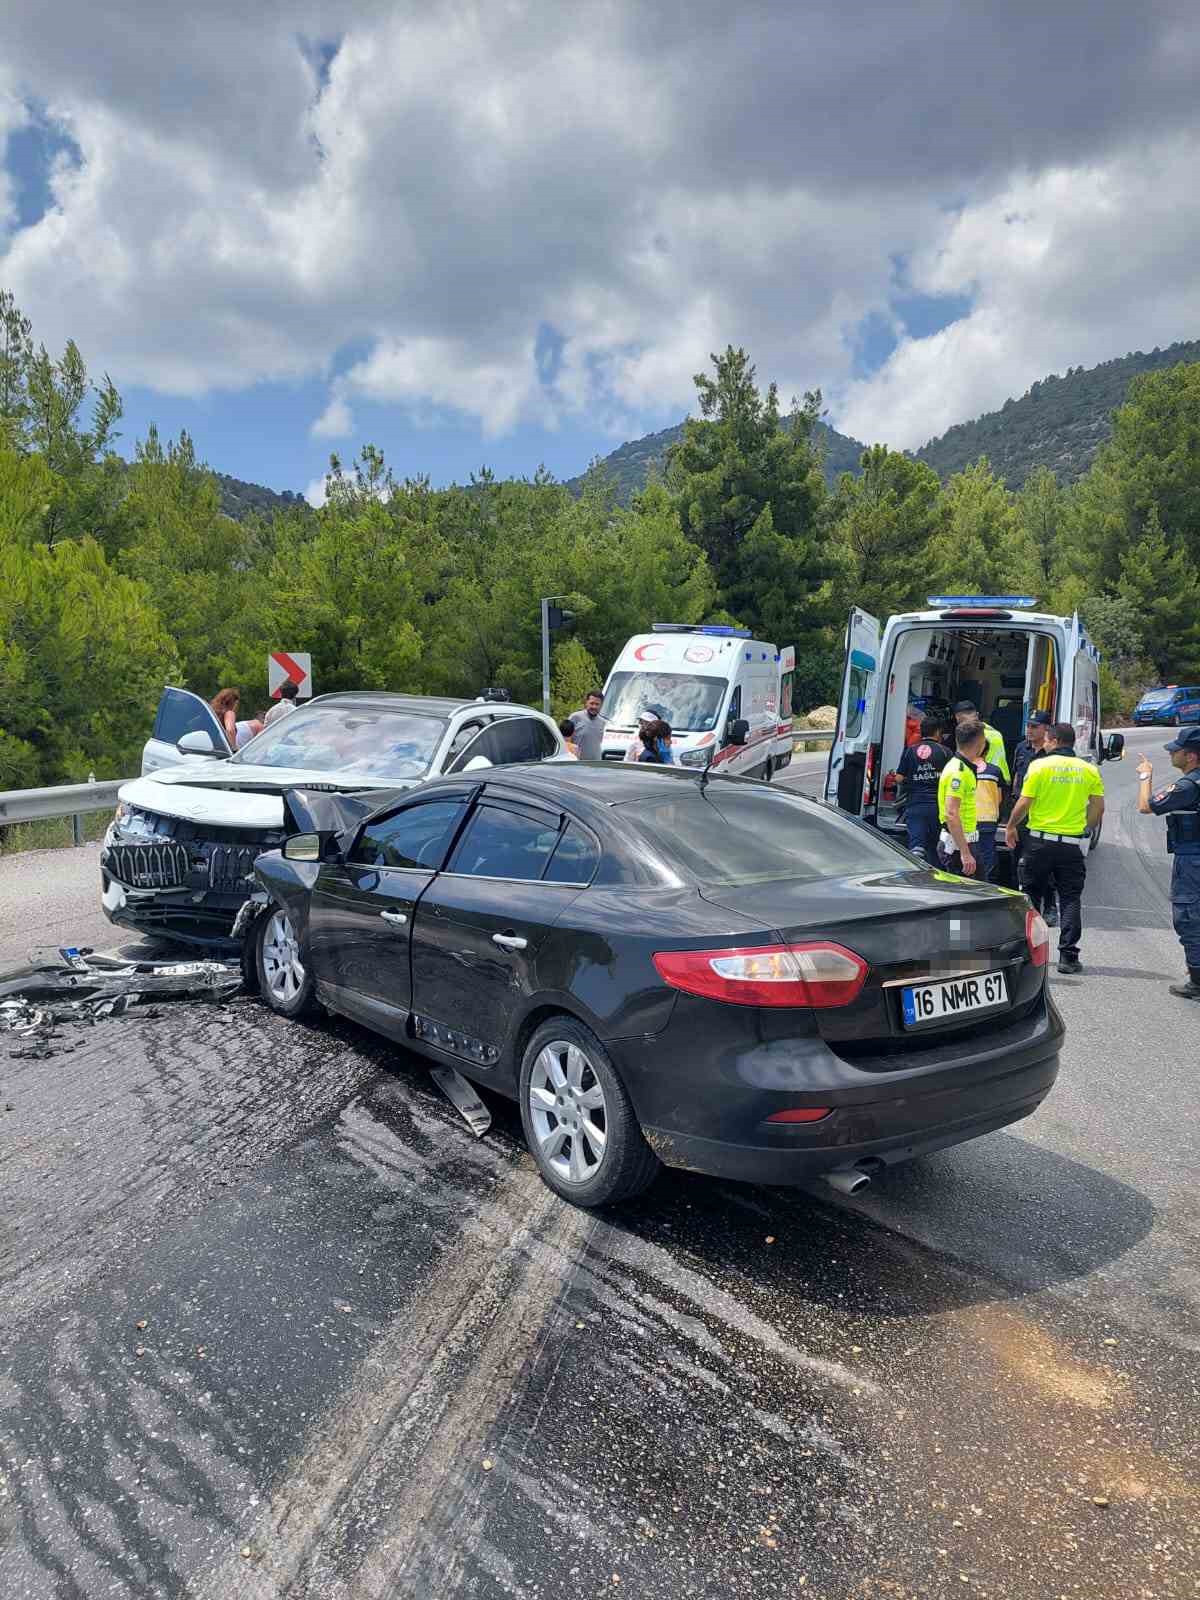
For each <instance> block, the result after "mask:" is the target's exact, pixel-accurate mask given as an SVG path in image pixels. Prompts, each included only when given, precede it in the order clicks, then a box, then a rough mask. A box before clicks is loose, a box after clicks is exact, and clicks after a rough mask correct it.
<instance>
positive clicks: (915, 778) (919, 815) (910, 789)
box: [896, 717, 950, 867]
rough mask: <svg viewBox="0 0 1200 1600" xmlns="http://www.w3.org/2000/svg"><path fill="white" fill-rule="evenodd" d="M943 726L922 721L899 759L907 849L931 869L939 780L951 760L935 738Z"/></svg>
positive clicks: (937, 827)
mask: <svg viewBox="0 0 1200 1600" xmlns="http://www.w3.org/2000/svg"><path fill="white" fill-rule="evenodd" d="M941 732H942V725H941V723H940V722H939V721H938V719H937V718H936V717H924V718H922V721H921V731H920V733H919V734H918V736H917V738H916V740H915V741H914V742H913V743H912V744H910V745H909V746H908V748H907V749H906V750H905V751H904V754H903V755H902V756H901V757H900V764H899V766H898V767H897V768H896V773H897V776H898V777H899V778H900V779H901V780H902V781H903V784H904V790H903V795H902V798H903V801H904V826H905V828H906V829H907V830H908V848H909V849H910V850H911V851H912V852H913V854H914V855H918V856H924V858H925V860H926V861H928V863H929V865H930V866H931V867H932V866H934V865H935V864H936V862H937V842H938V833H939V831H940V825H939V818H938V780H939V779H940V778H941V775H942V768H943V767H944V766H945V765H946V763H947V762H948V761H949V760H950V752H949V750H947V749H946V747H945V745H944V744H939V742H938V737H939V735H940V734H941Z"/></svg>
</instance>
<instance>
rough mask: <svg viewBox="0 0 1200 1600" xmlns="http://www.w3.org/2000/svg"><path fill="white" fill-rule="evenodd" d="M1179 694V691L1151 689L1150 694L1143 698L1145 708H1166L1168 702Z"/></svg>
mask: <svg viewBox="0 0 1200 1600" xmlns="http://www.w3.org/2000/svg"><path fill="white" fill-rule="evenodd" d="M1178 693H1179V690H1178V689H1151V690H1150V692H1149V694H1144V695H1143V696H1142V704H1143V705H1144V706H1164V705H1166V703H1167V701H1168V700H1174V698H1175V696H1176V695H1177V694H1178Z"/></svg>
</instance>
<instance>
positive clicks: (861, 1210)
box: [606, 1134, 1155, 1320]
mask: <svg viewBox="0 0 1200 1600" xmlns="http://www.w3.org/2000/svg"><path fill="white" fill-rule="evenodd" d="M606 1216H607V1220H608V1221H609V1222H610V1223H611V1224H612V1225H613V1226H614V1227H616V1228H623V1229H627V1230H629V1231H630V1232H632V1233H635V1234H637V1235H639V1236H640V1237H642V1238H645V1239H647V1240H650V1239H654V1240H658V1241H660V1242H661V1241H663V1240H664V1238H669V1240H670V1241H671V1242H672V1244H673V1245H674V1246H677V1247H679V1248H682V1249H683V1250H685V1251H686V1252H687V1253H688V1254H689V1255H691V1256H692V1257H693V1258H695V1259H696V1260H698V1261H701V1262H703V1263H705V1266H706V1268H707V1269H708V1270H711V1271H712V1272H713V1273H714V1274H717V1275H726V1276H727V1275H730V1274H733V1275H735V1276H739V1277H744V1278H746V1279H747V1280H749V1282H750V1283H752V1284H753V1286H754V1288H755V1289H756V1290H757V1291H759V1292H761V1291H762V1290H763V1289H766V1290H767V1291H768V1292H771V1291H773V1290H774V1291H778V1292H780V1293H784V1292H787V1293H801V1294H803V1295H804V1296H805V1297H806V1298H807V1299H808V1300H809V1301H811V1302H816V1303H819V1304H824V1305H827V1306H830V1307H834V1308H836V1309H837V1310H839V1311H844V1310H847V1309H851V1308H853V1307H857V1309H860V1310H863V1309H867V1308H868V1307H869V1308H870V1309H871V1310H872V1312H873V1313H874V1315H875V1316H877V1317H878V1318H880V1319H885V1320H886V1319H890V1318H903V1317H912V1316H924V1315H927V1314H929V1313H931V1312H938V1311H945V1310H949V1309H953V1308H956V1307H962V1306H969V1305H973V1304H978V1303H981V1302H986V1301H994V1300H1008V1299H1015V1298H1020V1297H1022V1296H1025V1295H1030V1294H1036V1293H1038V1292H1039V1291H1041V1290H1044V1289H1047V1288H1050V1287H1053V1286H1054V1285H1056V1284H1062V1283H1066V1282H1070V1281H1073V1280H1077V1279H1083V1278H1086V1277H1088V1276H1089V1275H1090V1274H1092V1273H1094V1272H1096V1271H1097V1270H1098V1269H1100V1268H1102V1267H1104V1266H1106V1265H1107V1264H1108V1263H1110V1262H1112V1261H1114V1260H1116V1259H1117V1258H1118V1257H1120V1256H1122V1255H1124V1254H1125V1253H1126V1252H1127V1251H1128V1250H1130V1249H1132V1248H1133V1247H1134V1246H1136V1245H1137V1244H1138V1243H1139V1242H1140V1241H1141V1240H1142V1239H1144V1238H1145V1237H1146V1235H1147V1234H1148V1233H1149V1232H1150V1230H1151V1228H1152V1227H1153V1225H1154V1220H1155V1210H1154V1207H1153V1205H1152V1204H1151V1202H1150V1201H1149V1200H1148V1199H1147V1198H1146V1196H1145V1195H1143V1194H1140V1193H1139V1192H1138V1191H1137V1190H1135V1189H1132V1188H1130V1187H1129V1186H1128V1185H1127V1184H1124V1183H1121V1182H1120V1181H1118V1180H1117V1179H1115V1178H1111V1177H1109V1176H1108V1175H1107V1174H1105V1173H1101V1172H1098V1171H1096V1170H1095V1169H1093V1168H1091V1167H1086V1166H1084V1165H1082V1164H1081V1163H1079V1162H1076V1161H1071V1160H1069V1159H1067V1158H1066V1157H1064V1156H1059V1155H1056V1154H1054V1153H1053V1152H1051V1151H1048V1150H1045V1149H1042V1148H1040V1147H1039V1146H1037V1145H1033V1144H1030V1143H1028V1142H1027V1141H1025V1140H1023V1139H1020V1138H1017V1137H1014V1136H1012V1135H1005V1134H997V1135H992V1136H991V1138H990V1139H989V1140H988V1141H987V1146H986V1148H980V1147H979V1146H975V1147H972V1146H971V1145H966V1146H962V1147H960V1148H959V1149H958V1150H952V1151H947V1152H944V1153H942V1154H940V1155H937V1156H932V1157H927V1158H925V1159H923V1160H919V1161H914V1162H912V1163H909V1164H907V1165H905V1166H901V1167H895V1168H891V1169H890V1170H888V1171H887V1172H885V1173H884V1174H883V1175H882V1176H881V1177H880V1178H879V1180H878V1182H877V1183H876V1185H875V1186H874V1187H873V1188H872V1189H871V1190H870V1191H868V1192H867V1195H866V1196H865V1197H864V1198H862V1199H861V1200H858V1199H856V1200H852V1201H843V1200H841V1199H840V1198H834V1197H833V1196H829V1198H825V1196H824V1195H823V1194H822V1192H821V1188H820V1187H819V1186H816V1185H814V1186H812V1187H805V1188H802V1189H800V1188H798V1189H779V1188H774V1189H767V1188H761V1189H760V1188H755V1187H754V1186H752V1185H749V1184H735V1183H729V1182H720V1181H716V1180H713V1179H710V1178H704V1177H700V1176H698V1175H694V1174H689V1173H680V1172H665V1173H664V1174H663V1175H662V1177H660V1179H659V1180H658V1182H657V1183H656V1184H655V1185H654V1187H653V1188H652V1189H651V1190H650V1191H649V1192H648V1193H647V1194H646V1195H645V1196H644V1197H643V1198H642V1199H641V1200H639V1201H638V1202H637V1203H636V1204H634V1205H631V1206H627V1207H622V1208H619V1209H614V1210H612V1211H610V1212H608V1213H606Z"/></svg>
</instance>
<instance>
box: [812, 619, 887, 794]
mask: <svg viewBox="0 0 1200 1600" xmlns="http://www.w3.org/2000/svg"><path fill="white" fill-rule="evenodd" d="M881 637H882V630H881V628H880V625H879V621H878V619H877V618H875V617H873V616H871V615H870V614H869V613H868V612H866V611H860V610H859V608H858V607H857V606H854V607H852V608H851V611H850V621H849V623H848V624H847V627H846V665H845V667H844V669H843V671H842V692H841V697H840V700H839V703H838V720H837V727H836V728H835V730H834V736H833V744H832V746H831V747H830V751H829V766H828V767H827V769H826V772H825V801H826V804H827V805H831V806H838V807H840V808H841V810H843V811H849V812H851V813H852V814H853V815H854V816H860V815H861V816H864V817H865V816H874V814H875V805H876V800H875V783H874V780H875V773H874V771H872V770H871V768H872V758H871V736H872V730H873V728H874V726H875V698H876V695H877V693H878V685H879V642H880V639H881ZM877 759H878V757H876V760H877Z"/></svg>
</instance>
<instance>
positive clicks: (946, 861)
mask: <svg viewBox="0 0 1200 1600" xmlns="http://www.w3.org/2000/svg"><path fill="white" fill-rule="evenodd" d="M954 742H955V744H956V745H957V747H958V754H957V755H956V756H952V757H951V758H950V760H949V761H947V763H946V765H945V766H944V767H943V768H942V776H941V778H940V779H939V781H938V818H939V820H940V821H941V824H942V832H941V836H940V837H939V839H938V864H939V866H941V867H942V868H943V869H944V870H945V871H946V872H958V873H961V874H962V876H963V877H964V878H971V877H974V875H975V868H976V861H975V855H974V852H973V851H972V849H971V846H972V845H973V844H976V843H978V840H979V832H978V827H977V824H976V819H975V791H976V788H977V787H978V780H977V778H976V775H975V763H976V762H977V761H978V760H979V759H980V757H981V756H982V755H983V746H984V734H983V725H982V723H979V722H975V721H966V720H964V721H962V722H960V723H959V725H958V727H957V728H956V729H955V730H954Z"/></svg>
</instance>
